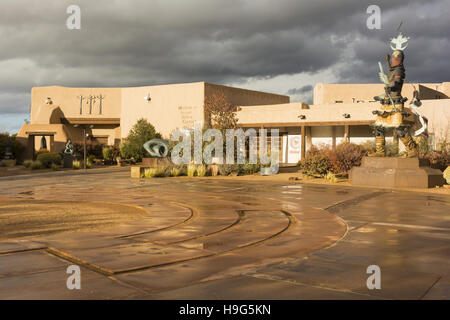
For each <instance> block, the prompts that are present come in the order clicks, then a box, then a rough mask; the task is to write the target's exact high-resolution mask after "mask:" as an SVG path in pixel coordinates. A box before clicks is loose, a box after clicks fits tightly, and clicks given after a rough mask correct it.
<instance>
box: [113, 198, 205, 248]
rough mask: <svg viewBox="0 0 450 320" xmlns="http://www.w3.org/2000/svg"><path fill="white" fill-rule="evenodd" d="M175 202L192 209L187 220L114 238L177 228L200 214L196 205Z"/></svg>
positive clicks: (118, 237)
mask: <svg viewBox="0 0 450 320" xmlns="http://www.w3.org/2000/svg"><path fill="white" fill-rule="evenodd" d="M172 202H173V201H172ZM173 203H175V204H176V205H178V206H180V207H183V208H186V209H188V210H190V211H191V214H190V215H189V217H187V218H186V219H185V220H183V221H181V222H177V223H175V224H172V225H170V226H167V227H163V228H158V229H154V230H149V231H141V232H135V233H130V234H125V235H122V236H115V237H113V239H126V238H131V237H134V236H140V235H143V234H148V233H153V232H158V231H162V230H167V229H171V228H175V227H178V226H180V225H182V224H185V223H188V222H190V221H191V220H193V219H194V218H196V217H197V216H198V215H199V213H198V210H197V209H196V208H194V207H190V206H188V205H186V204H183V203H178V202H173ZM144 210H145V209H144Z"/></svg>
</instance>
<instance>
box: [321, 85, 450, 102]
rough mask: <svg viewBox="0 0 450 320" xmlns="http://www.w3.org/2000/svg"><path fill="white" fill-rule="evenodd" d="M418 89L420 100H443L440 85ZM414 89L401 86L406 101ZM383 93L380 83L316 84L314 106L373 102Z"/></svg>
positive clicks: (420, 86)
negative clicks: (338, 102) (375, 97)
mask: <svg viewBox="0 0 450 320" xmlns="http://www.w3.org/2000/svg"><path fill="white" fill-rule="evenodd" d="M414 85H415V87H416V89H419V97H420V98H421V99H445V98H446V97H447V95H446V94H444V93H443V92H439V91H436V89H441V90H442V88H443V86H442V85H443V84H441V83H423V84H414ZM413 91H414V87H413V86H412V85H411V84H410V83H405V84H404V85H403V90H402V95H403V96H404V97H407V98H408V99H411V98H412V95H413ZM382 93H384V85H383V84H381V83H371V84H324V83H318V84H316V86H315V87H314V104H315V105H318V104H326V103H336V101H343V103H357V102H358V101H363V102H369V101H373V97H374V96H377V95H379V94H382Z"/></svg>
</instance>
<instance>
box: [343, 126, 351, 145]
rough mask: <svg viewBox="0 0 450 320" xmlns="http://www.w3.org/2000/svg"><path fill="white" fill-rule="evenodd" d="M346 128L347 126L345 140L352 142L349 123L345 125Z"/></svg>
mask: <svg viewBox="0 0 450 320" xmlns="http://www.w3.org/2000/svg"><path fill="white" fill-rule="evenodd" d="M344 128H345V134H344V138H345V139H344V140H345V141H346V142H350V126H349V125H348V124H346V125H345V126H344Z"/></svg>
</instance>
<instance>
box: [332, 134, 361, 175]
mask: <svg viewBox="0 0 450 320" xmlns="http://www.w3.org/2000/svg"><path fill="white" fill-rule="evenodd" d="M365 154H366V151H364V149H363V148H362V147H361V146H360V145H357V144H354V143H350V142H343V143H341V144H339V145H337V146H336V148H335V149H334V150H331V152H330V153H329V160H330V164H331V168H330V171H331V172H332V173H334V174H346V173H347V172H348V171H349V170H350V169H351V168H353V167H354V166H360V165H361V160H362V158H363V157H364V156H365Z"/></svg>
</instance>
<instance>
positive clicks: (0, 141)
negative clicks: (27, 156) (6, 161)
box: [0, 132, 25, 159]
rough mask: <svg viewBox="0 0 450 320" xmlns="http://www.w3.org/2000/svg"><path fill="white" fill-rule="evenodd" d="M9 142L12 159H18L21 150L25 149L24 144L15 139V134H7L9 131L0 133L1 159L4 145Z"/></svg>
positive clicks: (3, 154)
mask: <svg viewBox="0 0 450 320" xmlns="http://www.w3.org/2000/svg"><path fill="white" fill-rule="evenodd" d="M8 144H10V146H11V153H12V154H13V157H14V159H20V158H21V156H22V154H23V152H24V151H25V146H24V145H23V144H21V143H20V142H18V141H17V140H16V135H15V134H13V135H9V133H7V132H5V133H0V159H3V158H4V156H5V152H6V146H7V145H8Z"/></svg>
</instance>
